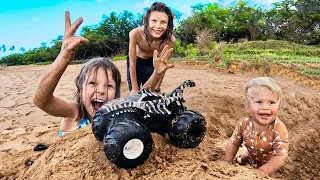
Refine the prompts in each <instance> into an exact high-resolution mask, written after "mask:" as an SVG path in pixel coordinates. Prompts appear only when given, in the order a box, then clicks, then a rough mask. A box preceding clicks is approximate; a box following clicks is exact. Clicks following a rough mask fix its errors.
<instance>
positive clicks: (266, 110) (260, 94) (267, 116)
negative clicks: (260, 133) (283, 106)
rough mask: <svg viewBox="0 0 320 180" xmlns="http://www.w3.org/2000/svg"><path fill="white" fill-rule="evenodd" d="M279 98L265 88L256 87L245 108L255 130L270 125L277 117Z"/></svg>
mask: <svg viewBox="0 0 320 180" xmlns="http://www.w3.org/2000/svg"><path fill="white" fill-rule="evenodd" d="M279 103H280V101H279V98H278V97H277V96H276V95H275V94H274V93H273V92H272V91H271V90H270V89H269V88H268V87H267V86H257V87H255V91H254V92H253V94H252V98H251V101H250V102H249V104H248V106H247V108H248V111H249V113H250V115H251V117H252V119H253V122H254V125H255V127H256V128H259V129H262V128H264V127H267V126H268V125H270V124H271V123H272V122H273V121H274V120H275V119H276V116H277V113H278V109H279Z"/></svg>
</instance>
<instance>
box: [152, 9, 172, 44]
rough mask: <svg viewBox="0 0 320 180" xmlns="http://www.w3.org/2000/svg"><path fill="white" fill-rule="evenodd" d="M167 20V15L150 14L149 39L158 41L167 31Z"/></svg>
mask: <svg viewBox="0 0 320 180" xmlns="http://www.w3.org/2000/svg"><path fill="white" fill-rule="evenodd" d="M168 20H169V19H168V15H167V14H165V13H164V12H158V11H153V12H151V14H150V18H149V33H150V35H151V37H153V38H155V39H159V38H160V37H161V36H162V35H163V34H164V33H165V32H166V31H167V28H168Z"/></svg>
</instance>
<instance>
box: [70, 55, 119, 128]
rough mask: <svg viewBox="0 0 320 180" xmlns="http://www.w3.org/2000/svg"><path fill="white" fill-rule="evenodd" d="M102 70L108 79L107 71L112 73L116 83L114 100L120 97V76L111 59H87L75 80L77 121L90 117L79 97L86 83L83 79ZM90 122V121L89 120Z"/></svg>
mask: <svg viewBox="0 0 320 180" xmlns="http://www.w3.org/2000/svg"><path fill="white" fill-rule="evenodd" d="M100 67H102V68H104V69H105V71H106V75H107V77H108V73H107V71H108V70H110V71H111V73H112V79H113V80H114V81H115V82H116V87H115V88H116V94H115V98H119V97H120V85H121V74H120V71H119V69H118V68H117V66H116V65H115V64H114V63H112V61H111V59H109V58H102V57H98V58H92V59H89V60H88V61H87V62H86V63H84V64H83V66H82V68H81V70H80V73H79V75H78V76H77V78H76V79H75V81H74V82H75V84H76V87H77V91H76V94H75V101H76V103H77V104H78V106H79V119H82V118H83V117H84V116H87V117H90V115H89V113H88V112H87V110H86V109H85V107H84V102H83V99H82V96H81V93H82V92H83V91H84V89H83V84H84V83H86V82H85V79H86V77H87V76H90V74H91V73H95V74H96V73H97V72H96V71H97V70H98V68H100ZM89 120H90V122H91V119H90V118H89Z"/></svg>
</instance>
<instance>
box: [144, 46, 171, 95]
mask: <svg viewBox="0 0 320 180" xmlns="http://www.w3.org/2000/svg"><path fill="white" fill-rule="evenodd" d="M172 52H173V48H168V46H167V45H166V46H165V47H164V48H163V50H162V53H161V56H160V57H159V58H158V51H157V50H154V51H153V66H154V70H153V73H152V75H151V77H150V78H149V79H148V81H147V82H146V83H145V84H144V85H143V87H144V88H146V87H149V88H150V90H151V91H154V89H155V87H156V85H157V84H158V82H159V81H160V80H161V79H162V78H163V76H164V74H165V73H166V71H167V70H168V69H170V68H173V67H174V65H173V64H170V63H169V59H170V57H171V55H172Z"/></svg>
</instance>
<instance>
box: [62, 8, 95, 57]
mask: <svg viewBox="0 0 320 180" xmlns="http://www.w3.org/2000/svg"><path fill="white" fill-rule="evenodd" d="M82 22H83V19H82V18H81V17H80V18H78V19H77V20H76V21H75V22H74V23H73V24H71V22H70V13H69V11H66V13H65V32H64V37H63V43H62V47H61V53H63V54H64V55H65V56H66V57H68V59H70V60H72V59H73V58H74V55H75V50H76V47H77V46H78V45H79V44H80V43H83V44H88V43H89V40H88V39H86V38H84V37H82V36H74V33H75V32H76V31H77V29H78V28H79V26H80V25H81V23H82Z"/></svg>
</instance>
